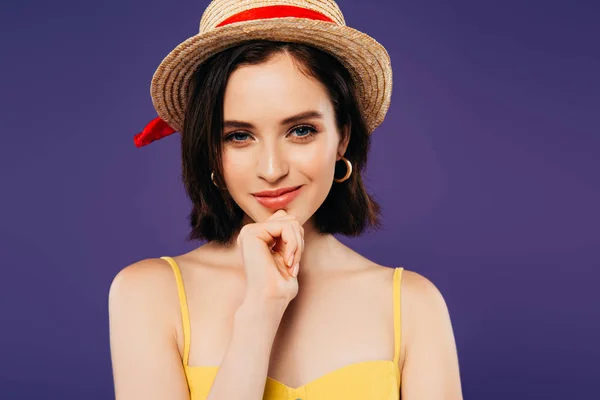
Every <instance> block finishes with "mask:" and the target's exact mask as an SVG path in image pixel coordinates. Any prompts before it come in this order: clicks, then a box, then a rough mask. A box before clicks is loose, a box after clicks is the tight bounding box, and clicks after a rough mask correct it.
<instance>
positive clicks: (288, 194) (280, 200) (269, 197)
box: [252, 186, 302, 209]
mask: <svg viewBox="0 0 600 400" xmlns="http://www.w3.org/2000/svg"><path fill="white" fill-rule="evenodd" d="M301 188H302V186H295V187H289V188H283V189H277V190H269V191H264V192H259V193H253V194H252V195H253V196H254V197H255V198H256V200H257V201H258V202H259V203H260V204H262V205H263V206H264V207H267V208H277V209H279V208H284V207H285V206H287V205H288V204H289V203H291V202H292V200H294V199H295V198H296V196H298V194H299V193H300V189H301Z"/></svg>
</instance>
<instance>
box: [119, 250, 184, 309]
mask: <svg viewBox="0 0 600 400" xmlns="http://www.w3.org/2000/svg"><path fill="white" fill-rule="evenodd" d="M174 288H175V278H174V276H173V270H172V269H171V266H170V265H169V264H168V263H167V262H166V261H165V260H161V259H159V258H149V259H144V260H140V261H137V262H135V263H133V264H130V265H128V266H126V267H124V268H123V269H121V270H120V271H119V272H118V273H117V275H116V276H115V277H114V279H113V281H112V283H111V285H110V290H109V295H108V300H109V311H110V312H111V313H114V312H117V311H122V312H128V310H129V311H130V312H143V311H144V310H152V311H153V314H155V315H156V316H157V317H158V316H160V315H161V311H165V314H162V315H163V316H164V315H167V314H168V313H170V312H172V310H173V308H172V306H173V304H170V303H173V301H169V299H171V300H172V299H175V298H174V297H173V293H174V292H173V290H174Z"/></svg>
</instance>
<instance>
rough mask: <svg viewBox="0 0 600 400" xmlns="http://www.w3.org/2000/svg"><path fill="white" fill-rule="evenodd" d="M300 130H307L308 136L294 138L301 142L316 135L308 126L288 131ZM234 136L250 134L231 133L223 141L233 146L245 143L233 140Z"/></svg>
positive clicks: (315, 131) (300, 126)
mask: <svg viewBox="0 0 600 400" xmlns="http://www.w3.org/2000/svg"><path fill="white" fill-rule="evenodd" d="M302 128H304V129H308V134H306V135H304V136H297V137H296V139H297V140H301V141H302V140H308V139H310V138H311V137H313V136H315V135H316V134H317V133H318V132H317V129H316V128H315V127H313V126H310V125H298V126H295V127H293V128H292V129H291V130H290V131H291V132H294V131H295V130H297V129H302ZM235 135H247V136H250V134H249V133H246V132H232V133H230V134H229V135H227V136H226V137H225V141H226V142H229V143H231V144H233V145H239V144H243V143H244V142H246V141H245V140H234V137H235Z"/></svg>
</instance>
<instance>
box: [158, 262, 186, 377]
mask: <svg viewBox="0 0 600 400" xmlns="http://www.w3.org/2000/svg"><path fill="white" fill-rule="evenodd" d="M161 259H163V260H166V261H167V262H168V263H169V264H170V265H171V268H173V273H174V274H175V282H177V293H178V295H179V306H180V307H181V322H182V325H183V365H184V366H187V364H188V358H189V355H190V315H189V311H188V305H187V299H186V296H185V287H184V286H183V278H182V276H181V270H180V269H179V266H178V265H177V263H176V262H175V260H174V259H173V258H171V257H161Z"/></svg>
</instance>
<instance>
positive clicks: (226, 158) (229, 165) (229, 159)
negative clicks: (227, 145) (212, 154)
mask: <svg viewBox="0 0 600 400" xmlns="http://www.w3.org/2000/svg"><path fill="white" fill-rule="evenodd" d="M248 163H249V161H248V160H247V157H243V155H241V154H239V152H238V154H236V152H234V151H228V150H224V151H223V175H224V178H225V181H226V182H227V186H229V190H230V191H231V190H234V191H235V189H236V188H238V187H239V186H240V185H239V182H244V181H245V182H248V176H249V174H251V173H252V171H253V170H252V169H251V168H250V167H249V165H248Z"/></svg>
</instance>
